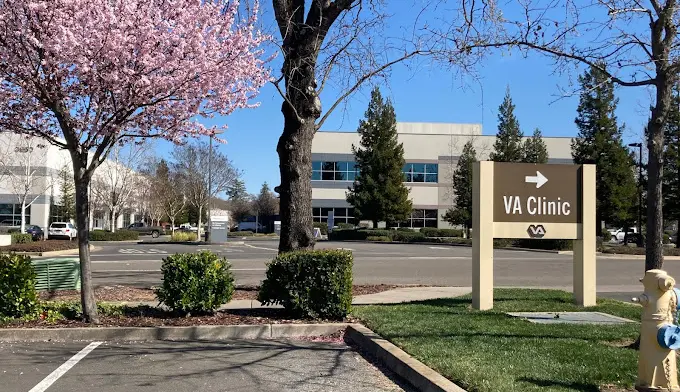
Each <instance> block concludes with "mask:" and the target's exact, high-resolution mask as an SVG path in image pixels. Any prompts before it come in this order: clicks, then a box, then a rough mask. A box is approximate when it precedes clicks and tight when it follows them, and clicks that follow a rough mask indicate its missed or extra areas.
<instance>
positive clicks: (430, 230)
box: [420, 227, 463, 237]
mask: <svg viewBox="0 0 680 392" xmlns="http://www.w3.org/2000/svg"><path fill="white" fill-rule="evenodd" d="M420 232H421V233H423V234H425V237H462V236H463V230H459V229H437V228H434V227H423V228H422V229H420Z"/></svg>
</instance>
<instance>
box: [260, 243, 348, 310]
mask: <svg viewBox="0 0 680 392" xmlns="http://www.w3.org/2000/svg"><path fill="white" fill-rule="evenodd" d="M352 264H353V257H352V252H350V251H346V250H339V249H329V250H314V251H297V252H289V253H283V254H280V255H278V256H277V257H276V258H275V259H274V260H273V261H272V262H270V263H269V264H267V274H266V278H265V280H264V281H263V282H262V286H261V288H260V293H259V295H258V298H257V300H258V301H260V302H262V303H263V304H264V305H270V304H281V305H283V307H284V308H285V309H286V310H287V311H288V312H289V313H290V314H291V315H293V316H294V317H300V318H311V319H319V318H323V319H344V318H345V317H346V316H347V314H349V312H350V310H351V306H352Z"/></svg>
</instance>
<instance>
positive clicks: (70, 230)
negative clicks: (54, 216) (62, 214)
mask: <svg viewBox="0 0 680 392" xmlns="http://www.w3.org/2000/svg"><path fill="white" fill-rule="evenodd" d="M77 236H78V231H77V230H76V227H75V226H73V223H71V222H52V223H51V224H50V227H49V229H47V237H48V238H65V239H67V240H69V241H70V240H72V239H74V238H76V237H77Z"/></svg>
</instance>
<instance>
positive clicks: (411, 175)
mask: <svg viewBox="0 0 680 392" xmlns="http://www.w3.org/2000/svg"><path fill="white" fill-rule="evenodd" d="M402 172H403V173H404V182H433V183H437V182H439V181H438V173H439V165H438V164H436V163H407V164H405V165H404V169H403V170H402Z"/></svg>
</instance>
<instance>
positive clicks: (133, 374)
mask: <svg viewBox="0 0 680 392" xmlns="http://www.w3.org/2000/svg"><path fill="white" fill-rule="evenodd" d="M0 358H2V362H1V363H0V385H1V387H0V390H2V391H3V392H26V391H29V392H42V391H45V390H47V391H48V392H72V391H98V392H113V391H140V392H165V391H173V392H196V391H229V392H238V391H244V392H246V391H248V392H251V391H258V392H259V391H263V392H264V391H302V392H306V391H343V392H344V391H359V392H383V391H403V390H405V389H402V387H400V386H399V385H398V384H397V383H399V384H401V385H402V386H403V385H404V384H403V383H401V382H399V381H395V380H393V379H392V375H391V374H390V373H383V372H381V371H380V370H378V369H377V368H376V367H374V366H373V365H372V364H371V363H369V362H367V361H366V360H365V359H364V358H363V357H362V356H361V355H360V354H358V353H357V352H356V351H354V349H352V348H350V347H348V346H346V345H345V344H343V343H341V342H326V343H312V342H304V341H290V340H233V341H220V342H162V341H161V342H143V343H142V342H139V343H109V342H92V343H89V342H69V343H51V342H47V343H30V344H28V343H16V344H0ZM404 388H408V387H406V386H404Z"/></svg>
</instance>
